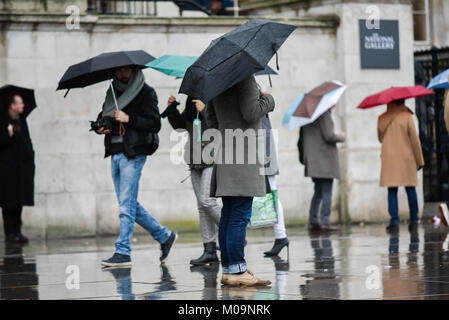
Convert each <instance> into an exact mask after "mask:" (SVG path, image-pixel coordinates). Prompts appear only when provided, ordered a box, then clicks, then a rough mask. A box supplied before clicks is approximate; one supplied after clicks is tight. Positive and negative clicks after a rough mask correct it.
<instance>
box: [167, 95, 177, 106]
mask: <svg viewBox="0 0 449 320" xmlns="http://www.w3.org/2000/svg"><path fill="white" fill-rule="evenodd" d="M175 101H176V98H175V97H173V96H170V98H168V103H167V107H168V106H169V105H171V104H172V103H173V102H175Z"/></svg>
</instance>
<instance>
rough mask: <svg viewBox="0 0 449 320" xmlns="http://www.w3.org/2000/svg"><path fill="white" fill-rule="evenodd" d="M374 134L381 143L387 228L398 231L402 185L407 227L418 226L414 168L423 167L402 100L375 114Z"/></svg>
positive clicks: (412, 124) (411, 124) (408, 110)
mask: <svg viewBox="0 0 449 320" xmlns="http://www.w3.org/2000/svg"><path fill="white" fill-rule="evenodd" d="M377 134H378V139H379V142H380V143H381V144H382V153H381V161H382V165H381V174H380V186H382V187H388V212H389V214H390V217H391V219H390V223H389V225H388V226H387V231H388V232H391V233H396V232H398V231H399V212H398V188H399V187H405V190H406V192H407V198H408V204H409V209H410V226H409V227H410V229H413V228H416V227H417V225H418V220H419V218H418V197H417V195H416V190H415V187H416V185H417V184H418V173H417V171H418V170H419V169H421V168H422V167H423V166H424V159H423V155H422V149H421V143H420V141H419V137H418V134H417V131H416V127H415V123H414V121H413V112H412V111H411V110H410V109H409V108H408V107H406V106H405V105H404V100H395V101H393V102H391V103H389V104H388V105H387V111H386V112H384V113H383V114H382V115H380V116H379V118H378V122H377Z"/></svg>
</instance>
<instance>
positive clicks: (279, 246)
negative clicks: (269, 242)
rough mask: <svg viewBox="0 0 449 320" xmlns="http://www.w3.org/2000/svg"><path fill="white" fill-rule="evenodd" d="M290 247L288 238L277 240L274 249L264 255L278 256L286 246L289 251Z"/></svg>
mask: <svg viewBox="0 0 449 320" xmlns="http://www.w3.org/2000/svg"><path fill="white" fill-rule="evenodd" d="M288 245H289V241H288V238H287V237H285V238H282V239H275V240H274V245H273V248H271V250H270V251H265V252H264V254H265V256H266V257H271V256H277V255H278V254H279V252H281V250H282V249H283V248H284V247H285V246H287V251H288Z"/></svg>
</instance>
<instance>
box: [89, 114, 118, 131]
mask: <svg viewBox="0 0 449 320" xmlns="http://www.w3.org/2000/svg"><path fill="white" fill-rule="evenodd" d="M114 121H115V119H114V118H113V117H100V118H98V119H97V121H91V122H90V130H89V131H98V130H99V129H101V128H104V130H111V131H112V130H113V126H114Z"/></svg>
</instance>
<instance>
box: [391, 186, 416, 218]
mask: <svg viewBox="0 0 449 320" xmlns="http://www.w3.org/2000/svg"><path fill="white" fill-rule="evenodd" d="M405 191H406V192H407V199H408V206H409V209H410V221H411V222H417V221H418V196H417V195H416V189H415V187H405ZM388 212H389V213H390V216H391V220H390V223H399V209H398V188H397V187H394V188H388Z"/></svg>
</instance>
